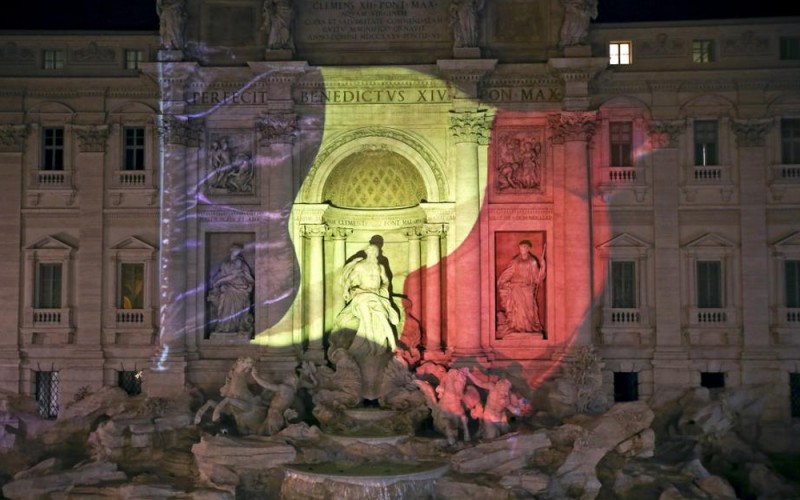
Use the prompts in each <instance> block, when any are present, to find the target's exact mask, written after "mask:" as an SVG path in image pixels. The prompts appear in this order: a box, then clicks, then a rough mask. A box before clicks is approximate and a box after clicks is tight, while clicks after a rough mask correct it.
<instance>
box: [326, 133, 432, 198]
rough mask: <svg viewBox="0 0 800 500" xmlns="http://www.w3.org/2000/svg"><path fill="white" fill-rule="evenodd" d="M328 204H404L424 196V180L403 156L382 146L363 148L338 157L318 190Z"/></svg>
mask: <svg viewBox="0 0 800 500" xmlns="http://www.w3.org/2000/svg"><path fill="white" fill-rule="evenodd" d="M322 193H323V199H324V200H326V201H329V202H330V203H331V205H333V206H335V207H340V208H350V209H380V208H384V209H385V208H405V207H413V206H417V205H419V202H420V201H423V200H424V198H425V193H426V189H425V183H424V181H423V179H422V176H421V175H420V174H419V171H418V170H417V168H416V167H415V166H414V165H413V164H412V163H411V162H410V161H408V159H406V158H405V157H404V156H402V155H400V154H397V153H395V152H393V151H390V150H388V149H383V148H376V149H364V150H361V151H358V152H355V153H353V154H351V155H349V156H347V157H345V158H344V159H343V160H341V161H340V162H339V163H338V164H337V165H336V167H335V168H334V169H333V172H331V174H330V176H329V177H328V179H327V181H326V182H325V187H324V188H323V190H322Z"/></svg>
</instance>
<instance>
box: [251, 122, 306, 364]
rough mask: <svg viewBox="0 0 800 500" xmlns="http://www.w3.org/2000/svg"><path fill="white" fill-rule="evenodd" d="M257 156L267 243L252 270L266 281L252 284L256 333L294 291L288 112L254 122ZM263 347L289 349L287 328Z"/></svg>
mask: <svg viewBox="0 0 800 500" xmlns="http://www.w3.org/2000/svg"><path fill="white" fill-rule="evenodd" d="M256 128H257V131H258V135H259V154H258V155H257V158H256V165H257V168H258V171H259V172H260V179H261V180H260V182H261V193H262V195H261V197H262V203H263V204H265V205H266V207H265V208H266V209H267V211H268V212H269V214H270V217H268V218H267V220H266V222H265V223H264V226H263V227H264V231H263V232H264V233H265V234H264V235H263V237H264V238H265V240H266V241H268V242H269V245H263V246H260V248H259V250H257V252H258V256H257V260H258V262H259V265H258V268H259V270H260V272H261V274H262V275H263V276H264V278H266V279H262V280H260V282H259V283H258V287H259V289H258V293H257V297H258V302H259V303H261V304H266V306H265V307H264V308H263V313H264V314H263V315H262V316H263V318H262V319H261V321H260V324H259V325H257V329H256V331H257V332H261V331H264V330H267V329H269V328H272V327H274V326H275V325H276V324H277V323H278V322H279V321H280V320H281V319H283V317H284V316H285V315H286V314H287V311H288V310H289V308H290V307H291V304H292V301H293V300H294V298H295V294H294V293H293V291H294V290H296V283H295V282H294V280H295V276H294V269H295V260H294V259H295V255H294V245H293V244H292V241H291V238H290V237H289V228H288V224H289V212H290V211H291V208H292V203H293V202H294V191H293V184H292V179H293V175H292V172H293V171H294V161H293V158H294V154H293V146H294V140H295V134H296V130H297V118H296V116H295V115H294V114H291V113H280V114H270V115H266V116H264V117H262V118H261V119H260V120H259V121H257V122H256ZM269 339H270V340H269V345H270V346H271V347H272V348H273V349H272V350H274V349H278V350H281V351H282V350H284V348H287V347H291V345H292V338H291V330H288V329H283V330H282V331H280V332H275V333H271V334H270V337H269Z"/></svg>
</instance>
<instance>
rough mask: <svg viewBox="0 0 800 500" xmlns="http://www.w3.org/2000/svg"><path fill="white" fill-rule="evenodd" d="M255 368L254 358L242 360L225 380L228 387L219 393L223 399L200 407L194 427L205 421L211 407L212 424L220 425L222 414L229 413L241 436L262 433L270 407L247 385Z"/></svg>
mask: <svg viewBox="0 0 800 500" xmlns="http://www.w3.org/2000/svg"><path fill="white" fill-rule="evenodd" d="M254 365H255V362H254V361H253V358H249V357H242V358H239V359H237V360H236V362H235V363H234V364H233V366H232V367H231V369H230V370H229V371H228V375H227V377H225V385H224V386H222V389H220V391H219V393H220V395H221V396H222V400H221V401H218V402H217V401H214V400H208V401H207V402H206V403H205V404H204V405H203V406H202V407H200V409H199V410H197V413H196V414H195V417H194V423H195V425H197V424H199V423H200V422H201V421H202V419H203V415H205V413H206V412H207V411H208V410H209V409H210V408H214V412H213V413H212V415H211V421H212V422H215V423H216V422H219V420H220V418H221V417H222V415H223V414H228V415H230V416H232V417H233V419H234V421H235V422H236V428H237V430H238V431H239V433H240V434H255V433H257V432H258V431H259V429H260V428H261V425H262V424H263V423H264V419H265V418H266V416H267V408H268V405H267V403H266V402H265V401H264V400H263V399H262V398H261V395H260V394H253V392H252V391H251V390H250V388H249V387H248V385H247V382H248V379H249V378H250V377H251V376H252V371H253V366H254Z"/></svg>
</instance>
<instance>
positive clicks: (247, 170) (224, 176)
mask: <svg viewBox="0 0 800 500" xmlns="http://www.w3.org/2000/svg"><path fill="white" fill-rule="evenodd" d="M210 158H211V174H210V175H209V179H208V185H209V186H210V187H211V188H212V189H219V190H223V191H226V192H228V193H251V192H252V191H253V177H254V175H255V170H254V169H253V160H252V158H251V157H250V155H249V154H247V153H234V151H233V148H231V147H230V146H229V145H228V139H227V138H226V137H223V138H221V139H220V140H218V141H214V142H213V143H212V144H211V155H210Z"/></svg>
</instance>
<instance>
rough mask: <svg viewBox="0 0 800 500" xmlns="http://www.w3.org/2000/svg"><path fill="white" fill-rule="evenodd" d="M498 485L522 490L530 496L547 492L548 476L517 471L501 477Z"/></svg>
mask: <svg viewBox="0 0 800 500" xmlns="http://www.w3.org/2000/svg"><path fill="white" fill-rule="evenodd" d="M500 484H501V485H502V486H505V487H506V488H519V489H523V490H525V491H526V492H528V493H530V494H531V495H535V494H537V493H541V492H543V491H545V490H547V486H548V485H549V484H550V476H549V475H547V474H545V473H543V472H538V471H534V470H523V471H518V472H515V473H513V474H510V475H508V476H503V478H502V479H501V480H500Z"/></svg>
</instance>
